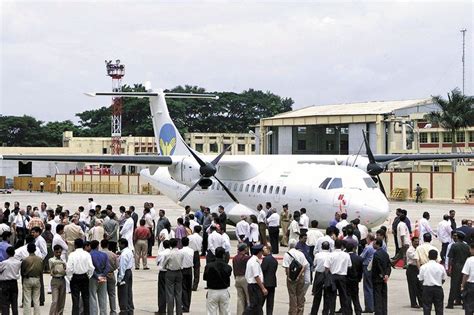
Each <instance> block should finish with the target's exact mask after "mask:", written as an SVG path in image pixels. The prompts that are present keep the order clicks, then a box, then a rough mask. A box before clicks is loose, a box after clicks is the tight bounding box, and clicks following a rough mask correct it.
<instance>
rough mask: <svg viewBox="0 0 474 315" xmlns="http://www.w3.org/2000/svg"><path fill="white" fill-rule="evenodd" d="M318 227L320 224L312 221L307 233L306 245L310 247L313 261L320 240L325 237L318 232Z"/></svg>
mask: <svg viewBox="0 0 474 315" xmlns="http://www.w3.org/2000/svg"><path fill="white" fill-rule="evenodd" d="M318 225H319V222H318V221H317V220H313V221H311V227H310V228H309V229H308V232H306V235H307V236H308V240H307V241H306V244H308V246H309V256H310V257H311V261H314V249H315V248H316V243H317V242H318V239H320V238H321V237H323V236H324V234H323V232H321V231H320V230H318Z"/></svg>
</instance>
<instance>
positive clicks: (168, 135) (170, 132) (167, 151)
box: [160, 124, 176, 155]
mask: <svg viewBox="0 0 474 315" xmlns="http://www.w3.org/2000/svg"><path fill="white" fill-rule="evenodd" d="M175 149H176V131H175V129H174V127H173V125H171V124H164V125H163V127H161V130H160V153H161V155H173V153H174V150H175Z"/></svg>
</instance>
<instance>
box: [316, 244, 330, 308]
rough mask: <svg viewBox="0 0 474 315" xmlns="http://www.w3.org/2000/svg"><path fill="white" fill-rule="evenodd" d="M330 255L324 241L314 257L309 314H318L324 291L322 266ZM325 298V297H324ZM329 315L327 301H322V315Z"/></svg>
mask: <svg viewBox="0 0 474 315" xmlns="http://www.w3.org/2000/svg"><path fill="white" fill-rule="evenodd" d="M329 255H330V252H329V242H327V241H325V242H323V243H322V244H321V251H320V252H319V253H317V254H316V255H315V256H314V271H315V275H314V283H313V296H314V297H313V306H312V307H311V314H318V312H319V306H320V305H321V299H322V296H323V291H324V281H325V279H326V275H325V271H326V267H324V264H325V263H326V260H327V259H328V257H329ZM325 296H326V295H325ZM328 313H329V305H328V301H326V300H324V307H323V314H328Z"/></svg>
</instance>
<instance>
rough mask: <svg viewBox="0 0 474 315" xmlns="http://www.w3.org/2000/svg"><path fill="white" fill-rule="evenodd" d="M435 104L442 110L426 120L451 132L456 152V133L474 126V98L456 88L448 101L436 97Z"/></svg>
mask: <svg viewBox="0 0 474 315" xmlns="http://www.w3.org/2000/svg"><path fill="white" fill-rule="evenodd" d="M433 103H434V104H436V105H437V106H438V107H439V109H440V110H439V111H433V112H430V113H428V114H426V115H425V119H426V120H427V121H429V122H430V123H433V124H437V125H439V126H441V127H443V128H444V129H446V130H449V131H450V132H451V134H452V135H453V142H452V149H453V152H455V146H456V136H455V135H456V132H457V131H458V130H460V129H464V128H467V127H470V126H474V97H472V96H465V95H463V94H462V93H461V91H460V90H459V89H457V88H456V89H454V90H452V91H451V93H448V99H447V100H445V99H443V98H442V97H441V96H434V97H433Z"/></svg>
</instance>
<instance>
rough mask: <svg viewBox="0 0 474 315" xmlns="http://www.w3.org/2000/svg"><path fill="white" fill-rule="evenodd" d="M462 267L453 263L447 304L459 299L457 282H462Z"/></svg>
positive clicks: (459, 292)
mask: <svg viewBox="0 0 474 315" xmlns="http://www.w3.org/2000/svg"><path fill="white" fill-rule="evenodd" d="M462 267H463V265H458V264H453V269H452V270H451V288H450V290H449V298H448V305H453V304H454V302H456V301H461V287H460V285H459V284H460V283H461V282H462Z"/></svg>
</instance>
